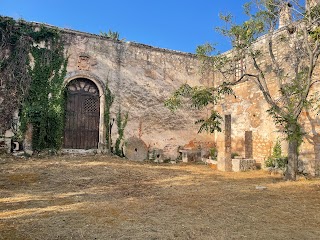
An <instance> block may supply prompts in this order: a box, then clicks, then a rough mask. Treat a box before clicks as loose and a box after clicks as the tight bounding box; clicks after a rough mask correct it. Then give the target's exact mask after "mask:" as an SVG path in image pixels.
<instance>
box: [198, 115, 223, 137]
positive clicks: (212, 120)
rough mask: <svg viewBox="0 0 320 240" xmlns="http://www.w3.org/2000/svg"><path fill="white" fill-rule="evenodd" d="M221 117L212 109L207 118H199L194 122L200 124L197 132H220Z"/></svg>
mask: <svg viewBox="0 0 320 240" xmlns="http://www.w3.org/2000/svg"><path fill="white" fill-rule="evenodd" d="M222 121H223V119H222V117H221V116H220V114H219V113H218V112H217V111H214V110H212V111H211V114H210V116H209V117H208V118H207V119H199V120H197V121H196V122H195V124H201V126H200V128H199V131H198V133H201V132H203V131H206V132H208V133H213V132H214V131H218V132H221V127H220V125H221V122H222Z"/></svg>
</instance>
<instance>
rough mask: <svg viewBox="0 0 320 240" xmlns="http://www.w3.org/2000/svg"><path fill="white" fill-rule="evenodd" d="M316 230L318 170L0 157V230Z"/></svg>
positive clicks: (158, 234)
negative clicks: (282, 172)
mask: <svg viewBox="0 0 320 240" xmlns="http://www.w3.org/2000/svg"><path fill="white" fill-rule="evenodd" d="M256 186H266V187H267V189H266V190H257V189H256ZM319 236H320V180H319V179H313V180H306V179H300V180H299V181H297V182H284V181H282V180H281V178H280V177H279V176H271V175H269V174H268V173H266V172H263V171H254V172H245V173H222V172H218V171H214V170H212V169H210V168H209V167H208V166H206V165H189V164H177V165H169V164H161V165H157V164H150V163H138V162H131V161H127V160H122V159H117V158H111V157H108V156H85V157H71V156H64V157H56V158H44V159H28V160H26V159H13V158H4V157H2V158H1V157H0V239H15V240H19V239H25V240H29V239H39V240H40V239H41V240H43V239H319Z"/></svg>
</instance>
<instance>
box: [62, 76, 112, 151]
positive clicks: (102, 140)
mask: <svg viewBox="0 0 320 240" xmlns="http://www.w3.org/2000/svg"><path fill="white" fill-rule="evenodd" d="M78 78H85V79H88V80H90V81H92V82H93V83H94V84H95V85H96V86H97V88H98V90H99V98H100V119H99V142H98V149H97V150H98V152H99V153H104V152H106V151H107V149H106V128H105V124H104V112H105V103H106V100H105V84H104V83H103V82H102V81H101V79H100V78H99V77H98V76H96V75H94V74H92V73H89V72H87V71H74V72H70V73H67V75H66V77H65V80H64V87H66V86H67V85H68V83H69V82H71V81H72V80H75V79H78Z"/></svg>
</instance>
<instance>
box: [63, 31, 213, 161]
mask: <svg viewBox="0 0 320 240" xmlns="http://www.w3.org/2000/svg"><path fill="white" fill-rule="evenodd" d="M65 36H66V38H67V40H68V41H67V42H68V45H67V46H68V47H67V52H68V54H69V63H68V68H67V70H68V75H67V78H70V77H71V76H72V78H76V77H77V76H79V77H85V76H86V75H87V76H88V78H89V79H94V78H96V79H99V81H101V82H102V85H108V87H109V88H110V90H111V92H112V93H113V94H114V95H115V101H114V103H113V105H112V109H111V117H112V118H114V119H115V118H116V114H117V111H118V109H119V107H121V110H122V112H123V113H125V112H128V113H129V120H128V124H127V127H126V128H125V138H126V139H128V138H130V137H132V136H136V137H141V139H142V140H143V141H144V142H145V143H146V144H147V145H148V146H150V148H151V149H152V148H157V149H163V150H164V157H165V158H177V156H178V152H177V148H178V146H183V145H185V144H187V143H188V142H189V141H190V140H193V139H197V140H199V141H214V136H213V135H208V134H197V131H198V127H197V126H195V125H194V122H195V120H196V119H198V118H199V116H201V114H206V113H205V112H202V113H201V112H199V111H183V110H178V111H177V112H176V113H172V112H170V110H168V109H167V108H165V107H164V100H165V99H166V98H167V97H168V96H169V95H170V94H171V93H172V92H173V91H174V90H175V89H177V88H178V87H179V86H180V85H181V84H183V83H188V84H190V85H193V86H194V85H199V84H204V85H208V84H212V83H211V80H212V79H210V78H209V77H208V78H204V77H202V76H201V75H200V74H199V70H198V69H199V68H198V62H197V60H196V58H195V56H194V55H192V54H187V53H181V52H175V51H169V50H164V49H158V48H153V47H150V46H146V45H142V44H136V43H130V42H120V41H119V42H117V41H112V40H109V39H107V38H102V37H100V36H95V35H89V34H84V33H78V32H69V33H66V34H65ZM103 87H104V86H103ZM113 126H114V127H113V138H114V141H113V142H115V139H116V137H117V131H116V124H114V125H113ZM102 131H103V129H102ZM101 136H105V134H102V133H101ZM102 139H103V137H102Z"/></svg>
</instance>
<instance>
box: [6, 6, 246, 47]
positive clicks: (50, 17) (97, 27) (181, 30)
mask: <svg viewBox="0 0 320 240" xmlns="http://www.w3.org/2000/svg"><path fill="white" fill-rule="evenodd" d="M245 2H246V0H198V1H195V0H161V1H160V0H154V1H153V0H91V1H90V0H89V1H81V0H78V1H75V0H69V1H68V0H67V1H66V0H64V1H63V0H45V1H43V0H42V1H40V0H0V15H3V16H10V17H13V18H15V19H19V18H22V19H25V20H27V21H35V22H43V23H48V24H51V25H55V26H58V27H63V28H71V29H75V30H79V31H84V32H90V33H95V34H99V33H100V32H101V31H103V32H108V30H109V29H111V30H113V31H117V32H119V33H120V37H121V38H125V39H126V41H134V42H139V43H144V44H148V45H151V46H155V47H161V48H167V49H172V50H178V51H183V52H195V49H196V46H198V45H200V44H203V43H206V42H211V43H218V48H219V49H220V50H221V51H225V50H228V49H229V47H230V45H229V43H228V42H227V40H226V39H224V38H221V36H220V35H219V34H218V33H216V32H215V31H214V28H215V27H216V26H219V25H221V24H222V23H221V22H220V21H219V13H220V12H222V13H232V14H233V15H234V16H235V17H236V21H237V22H241V21H243V20H245V18H244V14H243V8H242V5H243V4H244V3H245Z"/></svg>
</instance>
